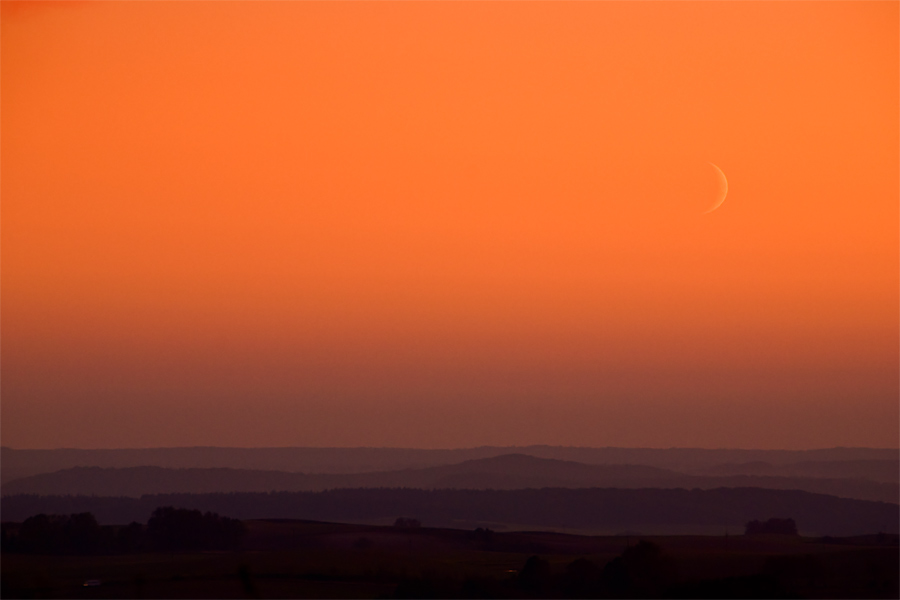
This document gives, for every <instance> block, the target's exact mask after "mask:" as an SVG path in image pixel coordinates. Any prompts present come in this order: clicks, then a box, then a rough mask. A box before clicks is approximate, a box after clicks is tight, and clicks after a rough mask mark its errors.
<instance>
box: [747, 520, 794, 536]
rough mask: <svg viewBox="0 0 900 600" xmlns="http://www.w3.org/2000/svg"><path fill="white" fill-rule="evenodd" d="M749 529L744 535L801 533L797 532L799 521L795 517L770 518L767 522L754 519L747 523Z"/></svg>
mask: <svg viewBox="0 0 900 600" xmlns="http://www.w3.org/2000/svg"><path fill="white" fill-rule="evenodd" d="M746 527H747V529H746V530H745V531H744V535H765V534H772V533H774V534H778V535H799V534H798V533H797V523H795V522H794V520H793V519H769V520H768V521H766V522H765V523H760V522H759V521H756V520H753V521H750V522H749V523H747V525H746Z"/></svg>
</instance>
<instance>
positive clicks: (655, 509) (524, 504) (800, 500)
mask: <svg viewBox="0 0 900 600" xmlns="http://www.w3.org/2000/svg"><path fill="white" fill-rule="evenodd" d="M158 506H177V507H182V508H195V509H200V510H203V511H213V512H217V513H219V514H221V515H224V516H229V517H236V518H239V519H273V518H284V519H311V520H318V521H333V522H345V523H346V522H350V523H353V522H356V523H380V524H390V523H392V522H393V520H394V519H395V518H396V517H398V516H406V517H413V518H416V519H419V520H421V522H422V524H423V526H426V527H428V526H434V527H451V526H452V527H457V528H474V527H485V526H486V527H491V528H493V529H496V530H503V529H514V530H534V529H543V530H547V529H551V530H566V531H573V530H579V531H583V532H596V533H601V532H607V533H623V532H637V533H643V534H654V533H656V534H661V533H668V534H675V533H677V534H690V533H698V534H712V533H715V534H717V535H721V534H722V533H724V532H725V531H730V532H731V533H732V534H734V533H742V532H743V526H744V524H745V523H746V522H747V521H749V520H752V519H758V520H766V519H768V518H771V517H782V518H784V517H788V518H793V519H795V520H796V522H797V525H798V528H799V529H800V531H801V533H803V534H805V535H833V536H846V535H862V534H870V533H878V532H884V533H898V529H900V506H898V505H897V504H890V503H886V502H867V501H863V500H850V499H845V498H836V497H834V496H826V495H822V494H811V493H809V492H802V491H794V490H769V489H759V488H731V489H729V488H719V489H714V490H683V489H675V490H673V489H669V490H661V489H598V488H588V489H560V488H546V489H541V490H535V489H531V490H416V489H340V490H331V491H327V492H293V493H291V492H280V493H268V494H266V493H240V494H169V495H153V496H143V497H141V498H110V497H91V496H25V495H17V496H5V497H3V498H2V499H0V511H2V513H3V519H4V520H10V521H21V520H24V519H25V518H27V517H29V516H31V515H34V514H38V513H55V514H71V513H77V512H91V513H93V514H94V515H95V516H96V517H97V519H98V520H99V521H100V522H101V523H129V522H131V521H140V522H146V521H147V518H148V517H149V516H150V513H151V512H152V511H153V510H154V509H155V508H156V507H158Z"/></svg>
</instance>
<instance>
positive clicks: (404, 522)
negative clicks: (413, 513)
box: [394, 517, 422, 529]
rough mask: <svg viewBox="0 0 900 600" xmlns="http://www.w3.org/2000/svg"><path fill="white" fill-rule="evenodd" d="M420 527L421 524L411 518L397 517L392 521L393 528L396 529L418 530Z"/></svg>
mask: <svg viewBox="0 0 900 600" xmlns="http://www.w3.org/2000/svg"><path fill="white" fill-rule="evenodd" d="M421 526H422V522H421V521H420V520H418V519H413V518H411V517H397V520H396V521H394V527H396V528H398V529H418V528H420V527H421Z"/></svg>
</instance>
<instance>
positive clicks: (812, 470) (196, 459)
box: [0, 446, 900, 483]
mask: <svg viewBox="0 0 900 600" xmlns="http://www.w3.org/2000/svg"><path fill="white" fill-rule="evenodd" d="M507 454H526V455H528V456H534V457H538V458H548V459H555V460H566V461H573V462H578V463H582V464H585V465H644V466H649V467H657V468H661V469H669V470H673V471H678V472H681V473H692V474H704V475H773V476H798V477H827V478H846V477H865V478H868V479H872V480H873V481H886V482H887V481H897V472H898V468H897V466H896V465H897V464H898V462H897V461H898V459H900V451H898V450H897V449H886V448H828V449H821V450H735V449H715V450H707V449H700V448H668V449H655V448H577V447H562V446H523V447H491V446H484V447H479V448H463V449H455V450H419V449H412V448H212V447H198V448H147V449H112V450H79V449H55V450H17V449H12V448H6V447H4V448H2V449H0V482H2V483H5V482H7V481H11V480H13V479H19V478H22V477H27V476H30V475H37V474H39V473H51V472H54V471H59V470H61V469H68V468H72V467H104V468H126V467H142V466H155V467H167V468H172V469H191V468H194V469H196V468H201V469H207V468H233V469H250V470H263V471H286V472H293V473H310V474H312V473H319V474H322V473H366V472H382V471H397V470H403V469H424V468H428V467H436V466H440V465H452V464H458V463H462V462H464V461H468V460H477V459H483V458H492V457H497V456H502V455H507ZM848 461H855V462H857V463H858V464H856V465H855V466H854V467H848V466H847V465H846V464H840V463H846V462H848ZM870 461H876V462H877V461H888V463H889V464H887V463H882V464H880V465H873V464H868V463H870ZM863 463H866V464H863ZM766 465H771V468H770V467H767V466H766ZM788 465H793V466H791V467H790V469H789V470H788V471H786V472H777V471H778V469H780V468H781V467H787V466H788ZM800 465H805V466H800ZM717 468H720V469H724V470H723V471H719V472H716V471H715V469H717ZM767 468H770V471H765V472H760V469H763V470H765V469H767ZM710 469H712V470H713V471H709V470H710ZM771 469H774V470H771ZM791 469H794V470H791ZM798 469H799V470H798ZM848 469H850V470H851V471H853V472H854V474H848V472H847V470H848ZM891 471H893V475H891ZM878 474H880V475H878Z"/></svg>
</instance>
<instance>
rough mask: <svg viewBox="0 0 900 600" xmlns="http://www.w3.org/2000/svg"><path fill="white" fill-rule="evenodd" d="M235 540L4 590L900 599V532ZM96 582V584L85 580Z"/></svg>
mask: <svg viewBox="0 0 900 600" xmlns="http://www.w3.org/2000/svg"><path fill="white" fill-rule="evenodd" d="M246 525H247V530H248V535H247V536H246V538H245V539H244V540H243V544H242V547H241V549H240V550H235V551H231V552H174V553H170V552H166V553H159V552H157V553H144V554H121V555H116V556H60V555H56V556H49V555H36V554H11V553H8V552H4V554H3V560H2V579H0V581H2V597H3V598H142V597H143V598H246V597H250V598H392V597H400V598H403V597H407V598H416V597H451V598H465V597H469V598H489V597H495V598H542V597H543V598H548V597H565V598H574V597H616V598H618V597H674V598H728V597H733V598H896V597H897V596H898V560H900V554H898V546H897V536H896V535H873V536H860V537H856V538H825V539H822V538H805V537H800V536H777V535H772V536H743V535H738V536H730V537H725V536H720V537H712V536H670V537H653V536H650V537H647V536H641V537H629V536H603V537H595V536H575V535H564V534H557V533H547V532H541V533H527V532H509V533H495V532H490V531H487V530H478V531H464V530H455V529H433V528H425V527H422V528H398V527H375V526H366V525H346V524H333V523H319V522H310V521H286V520H265V521H263V520H260V521H247V522H246ZM88 580H96V581H95V582H93V583H99V585H92V586H85V585H84V584H85V583H86V582H87V581H88Z"/></svg>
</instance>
